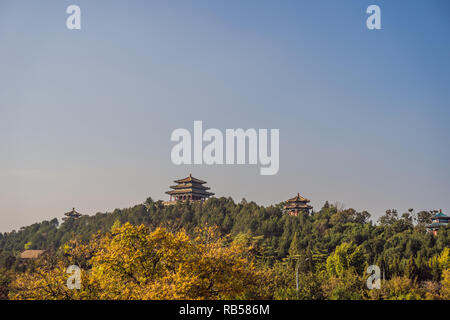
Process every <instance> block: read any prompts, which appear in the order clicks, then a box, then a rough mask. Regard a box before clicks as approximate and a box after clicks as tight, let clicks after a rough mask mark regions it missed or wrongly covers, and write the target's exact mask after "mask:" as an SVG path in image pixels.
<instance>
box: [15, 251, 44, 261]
mask: <svg viewBox="0 0 450 320" xmlns="http://www.w3.org/2000/svg"><path fill="white" fill-rule="evenodd" d="M44 252H45V251H44V250H25V251H24V252H22V253H21V254H20V258H21V259H36V258H38V257H39V256H40V255H41V254H43V253H44Z"/></svg>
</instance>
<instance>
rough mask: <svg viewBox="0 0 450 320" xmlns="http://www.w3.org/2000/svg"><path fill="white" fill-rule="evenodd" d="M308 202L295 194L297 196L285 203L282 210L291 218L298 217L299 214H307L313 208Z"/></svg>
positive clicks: (298, 194)
mask: <svg viewBox="0 0 450 320" xmlns="http://www.w3.org/2000/svg"><path fill="white" fill-rule="evenodd" d="M309 202H310V201H309V200H308V199H306V198H303V197H302V196H301V195H300V193H297V195H296V196H295V197H294V198H292V199H289V200H287V201H286V205H285V206H284V209H285V210H286V212H287V213H288V214H290V215H291V216H298V214H299V213H301V212H306V213H309V212H310V210H311V209H312V208H313V207H312V206H310V205H309V204H308V203H309Z"/></svg>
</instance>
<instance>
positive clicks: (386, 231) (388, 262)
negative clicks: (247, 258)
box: [0, 198, 450, 279]
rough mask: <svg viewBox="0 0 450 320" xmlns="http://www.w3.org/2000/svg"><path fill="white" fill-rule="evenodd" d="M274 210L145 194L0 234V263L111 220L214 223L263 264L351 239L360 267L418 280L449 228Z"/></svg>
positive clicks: (174, 226)
mask: <svg viewBox="0 0 450 320" xmlns="http://www.w3.org/2000/svg"><path fill="white" fill-rule="evenodd" d="M282 208H283V204H278V205H275V206H270V207H263V206H258V205H257V204H256V203H254V202H249V203H247V202H246V201H245V200H243V201H241V202H240V203H235V202H234V201H233V200H232V199H231V198H211V199H209V200H207V201H206V202H204V203H203V204H200V203H178V204H177V205H174V206H163V204H162V202H161V201H157V202H154V201H152V199H151V198H148V199H147V200H146V201H145V202H144V203H143V204H139V205H136V206H134V207H131V208H127V209H121V210H119V209H116V210H115V211H114V212H111V213H97V214H96V215H94V216H82V217H81V218H79V219H69V220H67V221H65V222H64V223H62V224H58V220H57V219H56V218H55V219H53V220H51V221H44V222H41V223H35V224H33V225H31V226H28V227H23V228H21V229H20V230H19V231H13V232H9V233H4V234H0V268H1V267H4V268H6V269H15V268H17V266H18V259H17V257H18V254H19V253H20V252H21V251H23V250H24V248H27V249H45V250H56V249H57V248H59V247H60V246H61V245H63V244H65V243H67V242H68V241H69V240H71V239H74V238H81V239H84V240H86V241H87V240H89V239H90V237H91V235H92V234H94V233H96V232H98V231H102V232H106V231H109V230H110V229H111V227H112V226H113V225H114V223H119V222H120V223H121V224H123V223H125V222H130V223H131V224H132V225H141V224H144V225H146V226H148V227H149V228H150V229H151V230H154V229H155V228H156V227H165V228H167V229H168V230H171V231H178V230H180V229H184V230H186V232H187V233H188V234H193V232H194V230H195V229H196V228H197V227H205V226H218V227H219V230H220V232H221V233H222V234H224V235H228V234H229V235H231V238H233V239H235V238H239V239H242V241H246V242H248V243H249V244H250V245H251V246H252V247H253V248H254V250H255V252H257V254H258V257H259V258H261V260H262V261H265V262H266V263H273V261H276V260H281V259H283V258H286V257H287V256H288V255H289V254H294V253H301V254H303V255H305V257H309V256H311V263H315V262H320V261H321V260H322V261H323V260H324V259H326V258H327V257H328V256H329V255H330V254H331V253H332V252H333V251H334V250H335V249H336V247H337V246H339V245H340V244H342V243H353V244H354V245H356V246H360V247H361V249H362V250H363V253H364V260H365V263H366V264H378V265H380V266H381V267H383V268H384V270H386V272H387V274H388V275H389V276H394V275H404V274H405V273H408V272H409V273H414V276H417V277H418V278H420V279H432V278H433V277H435V278H436V277H437V271H436V272H435V273H434V275H433V270H431V269H430V267H429V263H428V261H429V259H431V258H432V257H433V256H435V255H437V254H439V253H440V252H442V250H444V248H445V247H449V246H450V230H449V228H447V229H442V230H440V232H439V233H438V235H437V236H433V235H431V234H429V233H426V232H425V228H424V225H425V224H426V223H427V222H428V220H429V218H430V216H431V213H430V212H420V213H418V214H417V215H415V214H414V213H413V211H412V210H411V211H410V212H407V213H405V214H403V215H401V216H398V215H397V213H396V211H394V210H389V211H387V213H386V215H385V216H383V217H381V218H380V219H379V223H378V224H374V223H373V222H372V221H370V220H369V218H370V215H369V213H367V212H365V211H364V212H357V211H355V210H353V209H345V210H338V209H337V208H336V207H335V206H332V205H329V204H328V202H327V203H325V205H324V206H323V208H322V209H320V210H319V211H317V212H313V214H310V215H308V214H306V213H305V214H301V215H299V216H298V217H295V216H289V215H287V214H284V213H283V210H282ZM412 265H414V267H413V266H412ZM408 268H409V269H408Z"/></svg>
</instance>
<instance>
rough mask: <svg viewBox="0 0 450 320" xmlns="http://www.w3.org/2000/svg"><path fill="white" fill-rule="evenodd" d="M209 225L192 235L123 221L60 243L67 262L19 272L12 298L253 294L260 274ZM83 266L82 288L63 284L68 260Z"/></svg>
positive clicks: (236, 246) (226, 296) (243, 252)
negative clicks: (85, 237)
mask: <svg viewBox="0 0 450 320" xmlns="http://www.w3.org/2000/svg"><path fill="white" fill-rule="evenodd" d="M228 242H229V241H228V239H225V238H221V237H219V236H218V234H217V230H216V229H214V228H207V229H204V230H199V232H198V235H197V236H196V237H195V238H190V237H189V236H188V235H187V234H186V233H185V232H184V231H179V232H177V233H170V232H168V231H167V230H166V229H164V228H157V229H156V230H154V231H153V232H150V230H149V229H148V228H147V227H146V226H144V225H141V226H132V225H131V224H129V223H126V224H124V225H122V226H116V227H115V228H112V230H111V233H107V234H105V235H103V236H100V235H96V236H95V237H94V238H93V240H91V241H90V242H89V243H88V244H80V243H78V242H77V241H72V242H71V243H69V244H68V245H66V246H64V248H63V252H64V254H65V257H66V264H67V265H65V264H64V263H63V261H58V264H57V265H56V266H55V267H49V266H44V267H41V268H38V269H37V270H35V271H34V272H28V273H25V274H22V275H20V276H18V278H17V279H16V280H15V281H14V283H13V285H12V289H13V290H12V292H11V293H10V298H12V299H244V298H253V297H255V294H256V292H257V291H258V281H259V279H260V278H261V276H262V275H261V274H260V273H259V272H258V271H257V270H256V268H255V265H254V263H253V262H252V261H251V260H250V259H249V258H248V252H247V249H245V248H244V247H243V246H242V245H240V244H238V243H236V242H232V243H230V244H227V243H228ZM74 263H79V264H82V265H83V267H84V268H83V269H85V270H84V271H83V272H82V288H81V289H80V290H70V289H68V288H67V286H66V281H67V278H68V276H69V275H68V274H67V273H66V268H67V266H68V264H74Z"/></svg>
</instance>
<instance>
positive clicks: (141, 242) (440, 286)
mask: <svg viewBox="0 0 450 320" xmlns="http://www.w3.org/2000/svg"><path fill="white" fill-rule="evenodd" d="M432 215H433V212H431V211H421V212H418V213H415V212H414V210H412V209H410V210H408V212H405V213H402V214H398V213H397V211H396V210H388V211H386V214H385V215H384V216H382V217H381V218H380V219H379V220H378V221H377V223H374V222H372V221H371V220H370V214H369V213H368V212H366V211H362V212H358V211H356V210H354V209H342V208H337V207H336V206H335V205H330V204H329V203H328V202H326V203H325V204H324V206H323V207H322V208H321V209H320V210H318V211H315V212H313V213H312V214H307V213H304V214H299V216H290V215H287V214H285V213H284V212H283V203H280V204H278V205H275V206H269V207H263V206H259V205H257V204H256V203H254V202H247V201H245V200H242V201H241V202H240V203H235V202H234V201H233V200H232V199H231V198H224V197H222V198H210V199H208V200H207V201H205V202H204V203H203V204H200V203H196V202H187V203H181V202H179V203H177V204H176V205H173V206H164V205H163V204H162V202H161V201H153V200H152V199H151V198H148V199H147V200H146V201H145V202H144V203H143V204H139V205H136V206H134V207H131V208H127V209H116V210H115V211H114V212H111V213H97V214H96V215H94V216H82V217H80V218H78V219H69V220H67V221H65V222H63V223H61V224H59V223H58V220H57V219H56V218H55V219H53V220H51V221H44V222H41V223H35V224H33V225H30V226H27V227H23V228H21V229H20V230H18V231H12V232H9V233H3V234H0V298H1V299H8V298H9V299H36V298H37V299H241V298H247V299H450V250H449V248H450V227H448V226H447V227H446V228H441V229H440V230H439V232H438V234H437V235H436V236H434V235H432V234H431V233H427V232H426V229H425V226H426V224H428V223H429V222H430V221H431V217H432ZM24 249H42V250H46V253H45V254H44V255H43V256H41V257H40V258H39V259H37V260H33V261H27V262H24V261H23V260H21V259H19V254H20V252H22V251H23V250H24ZM71 264H75V265H78V266H79V267H80V268H81V269H82V288H81V289H80V290H70V289H68V288H67V287H66V285H65V281H66V280H67V278H68V274H67V273H66V268H67V267H68V266H69V265H71ZM370 265H376V266H378V267H379V268H380V270H382V274H383V279H382V281H381V288H380V289H372V290H370V289H368V288H367V278H368V277H369V276H370V274H368V273H367V268H368V267H369V266H370ZM297 271H298V274H299V277H298V281H299V289H298V290H297V288H296V272H297Z"/></svg>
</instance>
